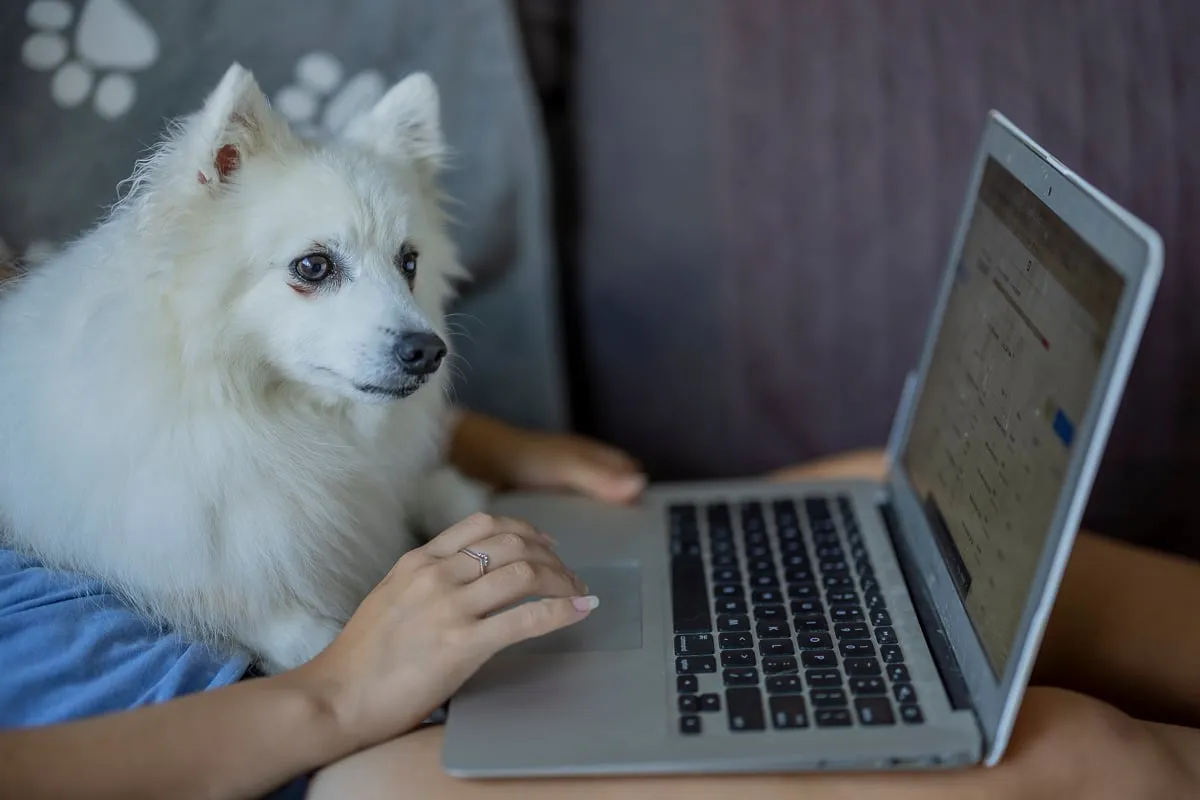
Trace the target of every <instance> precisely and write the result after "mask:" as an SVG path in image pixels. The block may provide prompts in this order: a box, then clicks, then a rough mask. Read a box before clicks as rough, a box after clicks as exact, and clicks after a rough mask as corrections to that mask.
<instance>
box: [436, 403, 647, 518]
mask: <svg viewBox="0 0 1200 800" xmlns="http://www.w3.org/2000/svg"><path fill="white" fill-rule="evenodd" d="M450 457H451V461H452V462H453V463H454V464H455V466H457V467H458V468H459V469H461V470H462V471H463V472H464V473H466V474H468V475H470V476H471V477H474V478H476V479H478V480H481V481H484V482H485V483H489V484H491V485H492V486H494V487H496V488H499V489H530V490H554V489H565V490H569V491H575V492H579V493H581V494H584V495H586V496H588V497H592V498H595V499H597V500H602V501H604V502H608V503H630V502H632V501H633V500H635V499H637V497H638V496H639V495H640V494H641V493H642V490H643V489H644V488H645V487H646V476H645V475H644V474H642V472H641V468H640V467H639V465H638V463H637V462H636V461H634V460H633V458H631V457H630V456H628V455H626V454H625V453H623V452H622V451H620V450H618V449H616V448H614V447H610V446H608V445H605V444H601V443H600V442H597V441H594V440H592V439H588V438H586V437H582V436H576V435H572V434H556V433H537V432H533V431H525V430H521V429H519V428H514V427H512V426H510V425H507V424H505V423H502V422H500V421H498V420H494V419H490V418H488V417H484V416H482V415H479V414H464V415H463V418H462V420H461V422H460V423H459V425H458V428H457V430H456V431H455V434H454V437H453V442H452V445H451V454H450Z"/></svg>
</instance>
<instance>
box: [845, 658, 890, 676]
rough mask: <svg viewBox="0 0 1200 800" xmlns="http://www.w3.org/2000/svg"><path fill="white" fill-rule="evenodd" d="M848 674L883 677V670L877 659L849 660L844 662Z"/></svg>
mask: <svg viewBox="0 0 1200 800" xmlns="http://www.w3.org/2000/svg"><path fill="white" fill-rule="evenodd" d="M843 666H844V667H845V669H846V674H847V675H850V676H870V675H882V674H883V669H882V668H881V667H880V666H879V659H876V658H847V659H846V660H845V661H844V662H843Z"/></svg>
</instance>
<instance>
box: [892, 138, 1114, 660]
mask: <svg viewBox="0 0 1200 800" xmlns="http://www.w3.org/2000/svg"><path fill="white" fill-rule="evenodd" d="M1123 288H1124V279H1123V278H1122V277H1121V275H1120V274H1119V273H1118V272H1117V271H1116V270H1115V269H1113V268H1112V267H1111V266H1110V265H1109V264H1108V263H1107V262H1105V261H1104V260H1103V259H1102V258H1101V257H1100V256H1099V255H1098V254H1097V253H1096V251H1095V250H1094V249H1092V248H1091V247H1090V246H1089V245H1087V244H1086V243H1085V242H1084V240H1083V239H1082V238H1080V237H1079V236H1078V235H1077V234H1076V233H1075V232H1074V231H1072V230H1071V229H1070V228H1069V227H1067V225H1066V224H1065V223H1064V222H1063V221H1062V220H1061V219H1060V218H1059V217H1058V216H1057V215H1056V214H1054V212H1053V211H1051V210H1050V208H1049V207H1048V206H1046V205H1045V204H1044V203H1043V202H1042V201H1041V199H1039V197H1038V196H1037V195H1036V194H1035V193H1034V192H1032V191H1030V190H1029V189H1028V188H1026V187H1025V186H1024V185H1023V184H1022V183H1021V182H1020V181H1018V180H1017V179H1016V178H1015V177H1014V176H1013V175H1012V173H1010V172H1008V171H1007V170H1006V169H1005V168H1004V167H1003V166H1002V165H1001V164H1000V163H999V162H998V161H996V160H995V159H989V160H988V161H987V163H986V164H985V167H984V172H983V176H982V179H981V182H980V186H979V194H978V196H977V201H976V203H975V206H974V211H973V216H972V219H971V221H970V224H969V227H968V228H967V232H966V238H965V240H964V243H963V249H962V255H961V260H960V262H959V264H958V265H957V270H956V275H955V279H954V284H953V286H952V287H951V290H950V295H949V298H948V300H947V305H946V309H945V314H944V317H943V321H942V327H941V330H940V331H939V332H938V335H937V340H936V342H935V344H934V347H933V355H932V360H931V361H930V363H929V367H928V371H927V373H926V378H925V383H924V388H923V390H922V392H921V396H920V398H919V399H918V401H917V406H916V409H915V412H914V416H913V423H912V428H911V433H910V436H909V440H908V443H907V446H906V448H905V450H904V453H903V454H902V456H901V461H902V463H903V465H904V469H905V471H906V472H907V474H908V478H909V480H910V481H911V483H912V486H913V488H914V489H915V491H916V493H917V497H918V498H919V499H920V501H921V503H922V506H923V509H924V511H925V514H926V516H927V517H928V518H929V522H930V525H931V527H932V529H933V531H934V535H935V536H936V537H937V538H938V546H939V548H940V550H941V553H942V556H943V558H944V559H945V560H946V563H947V565H948V567H949V571H950V574H951V576H952V577H953V580H954V582H955V585H956V587H957V589H958V592H959V594H960V596H961V597H962V600H963V603H964V605H965V607H966V610H967V614H968V616H969V617H970V619H971V623H972V625H973V626H974V628H975V631H976V634H977V635H978V636H979V638H980V641H981V642H982V644H983V648H984V651H985V652H986V653H987V656H988V660H989V661H990V663H991V667H992V669H993V670H994V671H995V672H996V674H997V675H1002V674H1003V673H1004V669H1005V665H1006V664H1007V661H1008V657H1009V653H1010V651H1011V649H1012V647H1013V645H1014V640H1015V637H1016V634H1017V629H1018V626H1019V624H1020V621H1021V617H1022V614H1023V612H1024V610H1025V606H1026V602H1027V600H1028V598H1029V591H1030V588H1031V585H1032V582H1033V580H1034V576H1035V573H1036V570H1037V566H1038V561H1039V559H1040V557H1041V554H1042V549H1043V545H1044V544H1045V541H1046V538H1047V536H1048V535H1049V533H1050V525H1051V522H1052V519H1053V516H1054V512H1055V509H1056V506H1057V504H1058V501H1059V496H1060V494H1061V492H1062V490H1063V484H1064V480H1065V477H1066V472H1067V466H1068V463H1069V460H1070V457H1071V452H1072V447H1073V446H1074V445H1075V428H1076V426H1077V425H1078V424H1079V421H1080V419H1081V418H1082V417H1083V415H1084V413H1085V411H1086V410H1087V408H1088V404H1089V401H1090V399H1091V396H1092V392H1093V389H1094V388H1095V382H1096V377H1097V375H1098V373H1099V370H1100V360H1101V357H1102V356H1103V354H1104V350H1105V346H1106V344H1107V341H1108V337H1109V333H1110V330H1111V328H1112V324H1113V318H1114V316H1115V315H1116V311H1117V304H1118V302H1119V301H1120V299H1121V293H1122V290H1123Z"/></svg>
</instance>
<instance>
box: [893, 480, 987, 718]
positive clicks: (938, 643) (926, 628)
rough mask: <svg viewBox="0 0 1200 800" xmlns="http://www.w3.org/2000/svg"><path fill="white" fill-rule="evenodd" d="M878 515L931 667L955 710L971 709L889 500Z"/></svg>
mask: <svg viewBox="0 0 1200 800" xmlns="http://www.w3.org/2000/svg"><path fill="white" fill-rule="evenodd" d="M879 515H880V517H882V518H883V526H884V528H885V529H886V530H887V533H888V536H889V537H891V540H892V548H893V549H894V550H895V552H896V559H897V560H898V561H899V562H900V570H901V572H902V573H903V575H904V582H905V583H906V584H907V585H908V593H909V596H910V597H911V598H912V601H913V607H914V609H915V610H916V612H917V621H918V622H919V623H920V625H921V630H922V631H923V632H924V634H925V641H926V643H927V644H928V645H929V652H930V654H931V655H932V656H933V663H934V666H936V667H937V671H938V673H939V674H940V675H941V678H942V685H943V686H945V687H946V694H947V695H949V698H950V705H951V707H952V708H953V709H954V710H955V711H973V710H974V707H973V706H972V705H971V693H970V692H969V691H968V690H967V682H966V680H965V679H964V678H963V674H962V669H961V668H960V667H959V664H958V659H957V658H956V657H955V656H954V650H953V649H952V648H951V647H950V642H949V639H948V637H947V636H946V631H945V629H944V627H943V626H942V622H941V618H940V617H939V616H938V613H937V611H936V609H935V607H934V604H933V599H932V598H931V597H930V595H929V589H928V587H927V586H926V585H925V582H924V581H923V580H921V576H919V575H917V574H915V571H914V570H913V563H914V562H913V558H912V553H911V552H910V551H909V549H908V545H907V544H906V543H905V541H904V537H903V536H900V535H899V534H900V530H899V524H900V523H899V519H898V517H897V515H896V509H895V507H894V506H893V505H892V502H891V501H890V500H884V501H882V502H880V504H879Z"/></svg>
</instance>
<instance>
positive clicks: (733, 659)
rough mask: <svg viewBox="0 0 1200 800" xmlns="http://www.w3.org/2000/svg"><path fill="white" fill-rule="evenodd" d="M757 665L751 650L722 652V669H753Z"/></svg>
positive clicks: (756, 659)
mask: <svg viewBox="0 0 1200 800" xmlns="http://www.w3.org/2000/svg"><path fill="white" fill-rule="evenodd" d="M756 663H758V658H757V657H755V655H754V651H753V650H722V651H721V666H722V667H753V666H754V665H755V664H756Z"/></svg>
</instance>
